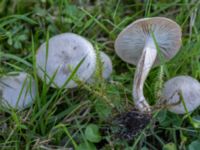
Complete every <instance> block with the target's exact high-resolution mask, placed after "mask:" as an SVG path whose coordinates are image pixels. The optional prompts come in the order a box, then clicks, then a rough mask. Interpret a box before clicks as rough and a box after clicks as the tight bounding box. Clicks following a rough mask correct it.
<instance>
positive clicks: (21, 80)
mask: <svg viewBox="0 0 200 150" xmlns="http://www.w3.org/2000/svg"><path fill="white" fill-rule="evenodd" d="M35 97H36V83H35V80H34V79H33V78H32V76H31V75H29V74H27V73H25V72H20V73H19V74H17V75H16V74H15V75H12V76H11V75H9V76H3V77H1V78H0V100H1V106H2V107H5V108H15V109H24V108H26V107H28V106H29V105H31V104H32V103H33V101H34V99H35Z"/></svg>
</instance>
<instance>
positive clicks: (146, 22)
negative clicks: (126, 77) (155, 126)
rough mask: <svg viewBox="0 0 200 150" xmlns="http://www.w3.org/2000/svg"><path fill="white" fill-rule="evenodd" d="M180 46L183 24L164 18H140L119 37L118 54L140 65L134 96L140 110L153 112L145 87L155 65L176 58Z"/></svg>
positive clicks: (116, 43)
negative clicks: (144, 92) (145, 93)
mask: <svg viewBox="0 0 200 150" xmlns="http://www.w3.org/2000/svg"><path fill="white" fill-rule="evenodd" d="M154 37H155V39H154ZM155 42H156V43H157V46H158V48H159V49H157V46H156V43H155ZM180 45H181V28H180V26H179V25H178V24H177V23H176V22H174V21H172V20H170V19H167V18H164V17H153V18H145V19H139V20H137V21H135V22H133V23H132V24H130V25H129V26H128V27H126V28H125V29H124V30H123V31H122V32H121V33H120V34H119V36H118V37H117V39H116V41H115V51H116V53H117V55H118V56H119V57H120V58H121V59H122V60H124V61H126V62H128V63H131V64H134V65H137V68H136V72H135V77H134V84H133V99H134V101H135V105H136V107H137V108H138V109H139V110H140V111H142V112H143V111H147V112H148V111H150V106H149V104H148V103H147V101H146V98H145V97H144V94H143V86H144V81H145V80H146V78H147V75H148V73H149V71H150V69H151V67H152V66H157V65H159V64H160V63H162V62H166V61H168V60H170V59H171V58H172V57H174V56H175V55H176V53H177V52H178V50H179V48H180ZM158 50H160V51H158Z"/></svg>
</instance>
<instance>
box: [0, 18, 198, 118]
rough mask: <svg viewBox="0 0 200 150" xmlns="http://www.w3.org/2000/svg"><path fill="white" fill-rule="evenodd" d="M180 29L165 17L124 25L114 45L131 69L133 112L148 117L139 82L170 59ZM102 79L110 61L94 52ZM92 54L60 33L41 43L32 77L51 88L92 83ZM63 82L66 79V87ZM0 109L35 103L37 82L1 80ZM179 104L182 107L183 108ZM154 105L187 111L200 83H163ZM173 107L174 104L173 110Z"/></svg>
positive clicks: (23, 76) (21, 76)
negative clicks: (131, 65) (157, 101)
mask: <svg viewBox="0 0 200 150" xmlns="http://www.w3.org/2000/svg"><path fill="white" fill-rule="evenodd" d="M181 36H182V33H181V28H180V26H179V25H178V24H177V23H176V22H174V21H172V20H170V19H167V18H164V17H153V18H145V19H139V20H136V21H134V22H133V23H131V24H130V25H128V26H127V27H126V28H125V29H124V30H123V31H122V32H121V33H120V34H119V35H118V37H117V39H116V41H115V45H114V47H115V51H116V53H117V55H118V56H119V57H120V58H121V59H122V60H124V61H125V62H127V63H130V64H134V65H136V66H137V67H136V72H135V76H134V82H133V92H132V94H133V100H134V102H135V107H136V108H137V109H138V110H139V112H142V113H148V114H151V112H152V109H151V107H150V105H149V104H148V102H147V100H146V98H145V96H144V93H143V87H144V82H145V80H146V78H147V76H148V73H149V71H150V69H151V68H152V67H156V66H159V65H162V64H163V63H164V62H166V61H169V60H170V59H172V58H173V57H174V56H175V55H176V54H177V52H178V51H179V49H180V46H181ZM99 56H100V60H101V62H102V64H103V66H102V70H103V71H102V77H103V78H104V79H108V78H109V77H110V75H111V72H112V62H111V60H110V58H109V57H108V56H107V55H106V54H105V53H104V52H100V53H99ZM96 62H97V57H96V51H95V49H94V48H93V46H92V44H91V43H90V42H89V41H88V40H86V39H85V38H84V37H82V36H80V35H77V34H74V33H63V34H60V35H56V36H54V37H52V38H50V39H49V41H48V42H45V43H43V44H42V45H41V46H40V47H39V49H38V51H37V54H36V65H37V74H38V76H39V77H40V79H42V80H43V81H45V83H48V84H50V85H51V87H53V88H61V87H63V86H64V87H65V88H75V87H77V86H78V84H77V82H76V80H74V78H72V79H71V76H72V74H73V73H74V70H76V69H77V70H76V71H75V75H74V77H75V78H76V79H78V80H79V81H81V82H85V83H87V84H91V83H94V74H95V68H96ZM68 79H71V80H70V81H69V82H68V83H67V84H65V83H66V82H67V81H68ZM0 97H1V105H2V106H3V107H6V108H15V109H24V108H27V107H28V106H30V105H31V104H32V103H33V101H34V100H35V99H36V83H35V80H34V79H33V77H31V75H30V74H27V73H25V72H19V73H18V74H17V75H9V76H3V77H1V78H0ZM182 99H183V101H184V103H185V106H186V108H187V110H186V108H185V107H184V105H183V102H182ZM159 101H160V102H159V103H164V104H166V105H168V106H169V107H168V109H169V110H170V111H172V112H174V113H177V114H184V113H186V112H192V111H193V110H194V109H196V108H197V107H198V106H199V105H200V83H199V82H198V81H197V80H196V79H193V78H192V77H189V76H177V77H174V78H172V79H170V80H169V81H167V82H166V83H165V84H164V86H163V89H162V98H161V99H160V100H159ZM174 104H175V105H174Z"/></svg>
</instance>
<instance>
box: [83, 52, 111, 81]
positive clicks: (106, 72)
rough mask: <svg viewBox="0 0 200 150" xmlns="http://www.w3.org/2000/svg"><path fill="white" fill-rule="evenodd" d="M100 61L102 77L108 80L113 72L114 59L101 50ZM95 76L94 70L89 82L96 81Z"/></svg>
mask: <svg viewBox="0 0 200 150" xmlns="http://www.w3.org/2000/svg"><path fill="white" fill-rule="evenodd" d="M100 61H101V65H102V78H103V79H105V80H107V79H109V77H110V75H111V73H112V61H111V60H110V57H109V56H108V55H107V54H105V53H104V52H102V51H100ZM94 76H95V71H94V72H93V74H92V76H91V77H90V78H89V79H88V80H87V82H88V83H94V80H95V79H94V78H95V77H94Z"/></svg>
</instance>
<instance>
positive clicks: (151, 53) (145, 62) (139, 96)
mask: <svg viewBox="0 0 200 150" xmlns="http://www.w3.org/2000/svg"><path fill="white" fill-rule="evenodd" d="M156 56H157V50H156V45H155V43H154V41H153V38H152V37H149V38H148V39H147V40H146V44H145V47H144V49H143V51H142V55H141V57H140V59H139V61H138V64H137V68H136V72H135V76H134V83H133V99H134V101H135V105H136V107H137V108H138V109H139V110H140V111H141V112H150V111H151V109H150V106H149V104H148V102H147V101H146V99H145V97H144V93H143V87H144V81H145V80H146V78H147V75H148V73H149V71H150V69H151V67H152V66H153V64H154V61H155V59H156Z"/></svg>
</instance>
